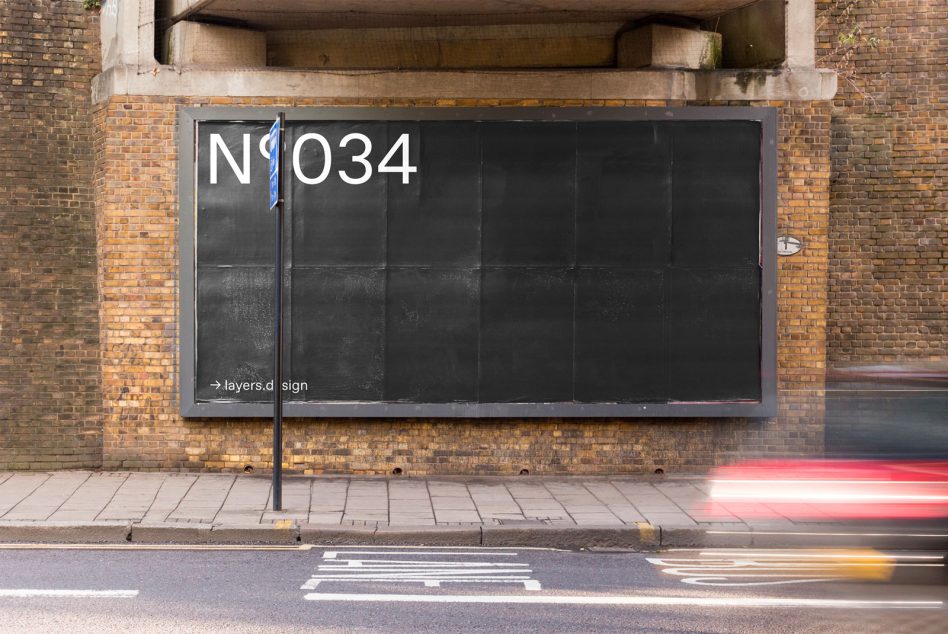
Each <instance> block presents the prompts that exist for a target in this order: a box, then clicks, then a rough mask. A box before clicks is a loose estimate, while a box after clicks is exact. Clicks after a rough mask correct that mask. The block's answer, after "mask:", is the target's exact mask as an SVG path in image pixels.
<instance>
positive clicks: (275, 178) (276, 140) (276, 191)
mask: <svg viewBox="0 0 948 634" xmlns="http://www.w3.org/2000/svg"><path fill="white" fill-rule="evenodd" d="M278 202H280V117H277V120H276V121H274V122H273V125H272V126H270V209H273V208H274V207H276V205H277V203H278Z"/></svg>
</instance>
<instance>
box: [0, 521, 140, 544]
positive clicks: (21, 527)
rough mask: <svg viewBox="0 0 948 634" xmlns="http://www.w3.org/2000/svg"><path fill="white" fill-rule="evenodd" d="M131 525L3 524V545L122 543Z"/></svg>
mask: <svg viewBox="0 0 948 634" xmlns="http://www.w3.org/2000/svg"><path fill="white" fill-rule="evenodd" d="M131 530H132V529H131V524H129V523H128V522H42V523H40V522H0V543H42V544H121V543H126V542H128V540H129V535H130V534H131Z"/></svg>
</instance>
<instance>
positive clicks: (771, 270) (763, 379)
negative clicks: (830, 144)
mask: <svg viewBox="0 0 948 634" xmlns="http://www.w3.org/2000/svg"><path fill="white" fill-rule="evenodd" d="M279 112H286V120H287V121H288V122H292V121H321V120H322V121H430V120H440V121H728V120H730V121H757V122H759V123H760V124H761V133H762V134H761V162H760V171H761V174H760V185H761V188H760V253H759V255H760V266H761V306H760V308H761V315H760V317H761V321H760V324H761V342H760V343H761V358H760V386H761V400H760V401H738V402H727V401H711V402H701V403H693V402H670V403H575V402H552V403H399V402H380V401H371V402H362V401H324V402H312V401H308V402H299V401H285V402H284V405H283V407H284V412H285V415H286V416H287V417H294V418H329V417H331V418H393V417H399V418H416V417H419V418H420V417H424V418H435V417H442V418H547V417H549V418H565V417H569V418H593V417H609V418H626V417H627V418H643V417H702V418H704V417H707V418H712V417H744V418H768V417H773V416H776V415H777V298H776V293H777V228H776V225H777V109H776V108H772V107H743V106H741V107H726V106H693V107H680V108H655V107H595V108H540V107H536V108H534V107H497V108H463V107H450V108H449V107H444V108H438V107H435V108H375V107H351V108H319V107H306V108H261V107H215V106H208V107H199V108H182V109H181V110H180V111H179V112H178V129H177V148H178V203H179V219H180V224H179V242H178V246H179V271H178V274H179V277H178V279H179V281H180V288H179V295H178V315H179V316H180V321H179V325H180V328H181V330H180V333H181V334H180V338H179V343H180V345H179V359H178V361H179V363H178V365H179V368H180V379H181V380H180V383H179V386H180V411H181V415H182V416H184V417H188V418H200V417H213V418H221V417H231V418H265V417H268V416H269V415H271V414H272V411H273V406H272V404H271V403H244V402H239V401H228V400H214V401H206V402H205V401H196V400H195V396H194V380H195V376H194V375H195V361H196V357H195V353H196V351H195V345H196V326H197V323H196V319H197V317H196V312H195V309H196V304H195V287H196V278H195V271H196V262H195V260H196V250H195V249H196V220H197V217H196V213H195V211H196V210H195V204H196V189H195V185H196V174H195V172H196V163H195V160H194V159H195V157H196V155H197V140H198V139H197V134H196V131H197V124H198V122H200V121H255V122H260V121H268V120H272V119H274V118H275V117H276V116H277V114H278V113H279ZM260 213H267V212H266V211H265V210H264V209H262V208H261V211H260Z"/></svg>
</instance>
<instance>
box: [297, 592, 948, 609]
mask: <svg viewBox="0 0 948 634" xmlns="http://www.w3.org/2000/svg"><path fill="white" fill-rule="evenodd" d="M303 598H304V599H306V600H307V601H362V602H382V603H527V604H531V603H532V604H540V605H606V606H695V607H713V608H774V607H787V608H847V609H867V608H875V609H883V608H902V609H905V608H914V609H938V608H941V607H943V602H942V601H872V600H858V599H799V598H790V597H787V598H780V597H659V596H568V595H508V594H501V595H472V594H455V595H448V594H341V593H321V592H311V593H309V594H307V595H306V596H305V597H303Z"/></svg>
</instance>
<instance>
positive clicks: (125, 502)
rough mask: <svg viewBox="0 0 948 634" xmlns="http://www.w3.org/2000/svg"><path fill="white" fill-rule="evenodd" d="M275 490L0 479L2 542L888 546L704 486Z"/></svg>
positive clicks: (381, 480)
mask: <svg viewBox="0 0 948 634" xmlns="http://www.w3.org/2000/svg"><path fill="white" fill-rule="evenodd" d="M270 488H271V487H270V478H269V477H264V476H247V475H228V474H181V473H125V472H103V473H99V472H89V471H61V472H51V473H36V472H17V473H0V542H86V543H103V542H105V543H112V542H116V543H127V542H138V543H277V544H282V543H307V544H391V545H444V546H477V545H484V546H514V545H517V546H544V547H554V548H594V547H607V548H608V547H613V548H630V549H636V550H654V549H658V548H669V547H703V546H728V547H748V546H756V547H764V546H788V545H790V546H807V545H811V546H830V545H879V542H886V543H888V542H890V541H891V538H890V537H891V536H887V535H886V532H885V531H876V533H879V534H877V535H875V536H874V537H873V538H871V539H870V538H867V537H866V536H864V535H863V536H859V537H858V538H855V537H853V536H851V535H850V536H849V537H846V536H845V533H846V532H847V531H844V530H842V529H841V527H840V526H814V525H812V524H797V523H794V522H793V521H791V520H789V519H775V520H773V519H772V520H766V521H760V520H749V519H745V518H741V517H739V516H737V515H735V514H732V513H728V512H724V511H717V512H716V513H713V514H712V513H711V511H709V510H708V508H707V500H708V497H707V493H708V489H709V484H708V483H706V482H705V481H704V480H702V479H700V478H687V477H661V478H660V477H580V476H573V477H538V476H520V477H431V478H386V477H338V476H318V477H298V476H293V477H287V478H285V479H284V483H283V508H284V510H283V511H282V512H273V511H271V510H270V507H271V501H270ZM814 533H818V534H819V535H815V534H814ZM897 536H898V535H896V537H897ZM932 539H933V538H929V539H928V541H925V540H922V541H923V544H925V546H924V547H931V546H934V543H932V541H931V540H932ZM917 541H918V540H916V542H917ZM870 542H871V543H870ZM883 545H884V544H883ZM899 545H900V546H901V547H923V546H921V545H915V546H906V545H905V544H904V540H903V541H900V542H899Z"/></svg>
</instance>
